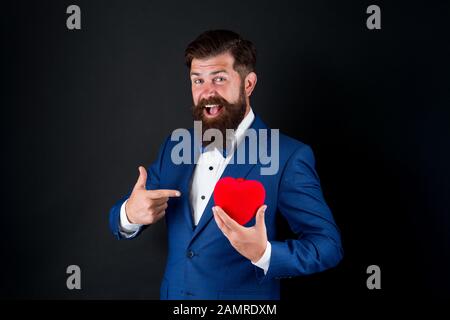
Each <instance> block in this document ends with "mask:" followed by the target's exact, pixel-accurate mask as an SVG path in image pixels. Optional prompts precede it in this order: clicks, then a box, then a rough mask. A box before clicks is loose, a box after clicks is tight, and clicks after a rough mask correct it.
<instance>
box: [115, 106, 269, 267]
mask: <svg viewBox="0 0 450 320" xmlns="http://www.w3.org/2000/svg"><path fill="white" fill-rule="evenodd" d="M254 119H255V114H254V113H253V110H252V109H250V111H249V113H248V114H247V115H246V116H245V117H244V119H242V121H241V123H240V124H239V126H238V127H237V129H236V131H235V136H234V139H232V141H229V142H228V141H227V148H228V150H229V152H228V153H227V155H226V157H224V155H223V153H222V152H221V151H219V150H218V149H217V148H216V147H215V146H214V145H213V144H210V145H208V146H207V147H206V148H205V150H204V152H202V153H201V154H200V157H199V159H198V161H197V165H196V166H195V170H194V173H193V175H192V180H191V192H190V194H189V200H190V204H191V207H192V211H193V217H192V218H193V222H194V225H197V224H198V223H199V221H200V218H201V216H202V214H203V211H204V210H205V208H206V205H207V204H208V202H209V199H210V197H211V195H212V193H213V191H214V187H215V185H216V183H217V181H218V180H219V179H220V177H221V176H222V173H223V171H224V170H225V167H226V166H227V165H228V163H229V162H230V159H231V158H232V157H233V153H234V151H235V150H236V146H237V145H239V143H240V142H241V141H242V139H243V137H244V133H245V131H246V130H247V129H248V128H249V127H250V125H251V124H252V122H253V120H254ZM127 201H128V200H127ZM125 204H126V201H125V202H124V203H123V204H122V207H121V208H120V233H121V234H122V236H124V237H125V238H129V237H132V236H133V235H135V234H136V233H137V232H138V231H139V230H140V228H141V227H142V225H140V224H133V223H130V222H129V221H128V218H127V215H126V212H125ZM271 251H272V247H271V244H270V242H269V241H267V247H266V250H265V252H264V254H263V256H262V257H261V259H259V260H258V261H257V262H255V263H253V262H252V263H253V264H254V265H256V266H257V267H259V268H261V269H263V270H264V274H266V273H267V270H268V269H269V263H270V255H271Z"/></svg>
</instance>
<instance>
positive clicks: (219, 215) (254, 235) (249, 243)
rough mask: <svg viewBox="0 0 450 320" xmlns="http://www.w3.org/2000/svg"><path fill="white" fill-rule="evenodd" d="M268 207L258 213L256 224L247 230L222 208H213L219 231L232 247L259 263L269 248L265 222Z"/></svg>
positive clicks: (264, 206) (260, 209) (262, 208)
mask: <svg viewBox="0 0 450 320" xmlns="http://www.w3.org/2000/svg"><path fill="white" fill-rule="evenodd" d="M266 208H267V206H266V205H263V206H261V207H260V208H259V209H258V212H257V213H256V223H255V225H254V226H253V227H250V228H246V227H243V226H241V225H240V224H239V223H237V222H236V221H234V220H233V219H232V218H230V217H229V216H228V215H227V214H226V213H225V211H223V210H222V208H220V207H218V206H215V207H213V208H212V210H213V214H214V219H215V220H216V223H217V225H218V226H219V229H220V230H221V231H222V232H223V234H224V235H225V237H227V238H228V240H229V241H230V243H231V245H232V246H233V247H234V248H235V249H236V250H237V252H239V253H240V254H241V255H243V256H244V257H246V258H247V259H249V260H250V261H252V262H253V263H255V262H257V261H258V260H259V259H261V257H262V256H263V254H264V252H265V251H266V246H267V231H266V223H265V222H264V212H265V211H266Z"/></svg>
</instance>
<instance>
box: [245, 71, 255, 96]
mask: <svg viewBox="0 0 450 320" xmlns="http://www.w3.org/2000/svg"><path fill="white" fill-rule="evenodd" d="M257 80H258V77H257V76H256V73H254V72H250V73H249V74H248V75H247V76H246V77H245V80H244V90H245V94H246V96H247V97H250V96H251V94H252V92H253V90H254V89H255V86H256V81H257Z"/></svg>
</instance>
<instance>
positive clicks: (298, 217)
mask: <svg viewBox="0 0 450 320" xmlns="http://www.w3.org/2000/svg"><path fill="white" fill-rule="evenodd" d="M251 127H252V128H254V129H257V130H258V129H268V128H267V126H266V125H265V124H264V123H263V122H262V121H261V119H260V118H259V117H258V116H256V117H255V120H254V121H253V123H252V125H251ZM191 132H192V131H191ZM269 137H270V131H269ZM268 140H269V144H268V148H270V138H269V139H268ZM177 143H178V142H177V141H171V140H170V137H168V138H167V139H166V141H165V143H164V144H163V146H162V147H161V149H160V152H159V155H158V158H157V159H156V161H155V162H153V164H151V165H150V167H149V168H148V174H149V176H148V179H147V189H149V190H150V189H177V190H180V191H181V197H180V198H171V199H169V203H168V205H169V206H168V208H167V210H166V215H165V219H166V225H167V236H168V258H167V264H166V269H165V273H164V277H163V279H162V283H161V289H160V296H161V299H279V297H280V279H282V278H289V277H294V276H302V275H307V274H311V273H315V272H320V271H323V270H325V269H328V268H331V267H334V266H336V265H337V264H338V263H339V261H340V260H341V259H342V254H343V252H342V247H341V240H340V235H339V230H338V228H337V226H336V224H335V222H334V220H333V216H332V214H331V211H330V209H329V208H328V206H327V204H326V202H325V200H324V198H323V195H322V191H321V187H320V181H319V177H318V175H317V173H316V171H315V168H314V167H315V161H314V155H313V153H312V150H311V148H310V147H309V146H307V145H305V144H303V143H301V142H299V141H297V140H295V139H292V138H290V137H288V136H285V135H283V134H280V136H279V170H278V173H277V174H275V175H261V174H260V168H261V166H263V165H262V164H261V163H259V162H258V163H256V164H250V163H248V162H246V164H229V165H228V166H227V167H226V168H225V171H224V173H223V175H222V176H223V177H225V176H231V177H236V178H237V177H243V178H246V179H255V180H259V181H260V182H262V183H263V184H264V187H265V189H266V201H265V203H266V204H267V206H268V207H267V210H266V214H265V223H266V228H267V236H268V239H269V241H270V243H271V244H272V254H271V257H270V265H269V269H268V272H267V274H266V275H264V271H263V270H262V269H260V268H258V267H256V266H254V265H253V264H252V263H251V262H250V261H249V260H248V259H246V258H244V257H243V256H241V255H240V254H239V253H238V252H237V251H236V250H235V249H234V248H233V247H232V246H231V244H230V243H229V241H228V239H227V238H226V237H225V236H224V235H223V234H222V232H221V231H220V229H219V228H218V227H217V225H216V222H215V220H214V219H213V215H212V210H211V208H212V206H213V205H214V200H213V197H212V196H211V198H210V200H209V202H208V205H207V206H206V209H205V211H204V212H203V215H202V217H201V219H200V222H199V224H198V225H197V226H196V227H195V226H194V225H193V220H192V211H191V210H192V209H191V206H190V203H189V191H190V181H191V176H192V173H193V171H194V167H195V164H180V165H175V164H174V163H173V162H172V161H171V150H172V148H173V147H174V146H175V145H176V144H177ZM247 143H248V141H247V140H245V141H244V142H243V143H241V145H240V147H243V148H246V150H248V146H246V144H247ZM191 145H192V144H191ZM269 150H270V149H269ZM235 154H236V153H235ZM269 154H270V153H269ZM246 156H248V154H247V155H246ZM236 162H237V161H234V163H236ZM127 198H128V195H127V196H125V197H124V198H122V199H121V200H119V201H118V202H117V203H116V204H115V205H114V206H113V207H112V209H111V211H110V227H111V230H112V233H113V234H114V235H115V236H116V237H117V238H118V239H121V234H120V232H119V219H120V207H121V205H122V204H123V202H124V201H125V200H126V199H127ZM280 214H281V215H282V216H283V217H284V218H285V219H286V220H287V222H288V224H289V226H290V228H291V230H292V231H293V232H294V233H295V234H296V235H297V237H296V238H295V239H282V240H281V241H280V240H277V230H276V227H275V219H276V217H277V216H278V215H280ZM254 223H255V218H253V219H252V220H251V221H250V222H249V223H248V224H247V225H246V226H251V225H254ZM144 229H145V227H144V228H142V229H141V231H140V232H142V230H144Z"/></svg>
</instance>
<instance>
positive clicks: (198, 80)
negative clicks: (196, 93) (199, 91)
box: [194, 79, 203, 84]
mask: <svg viewBox="0 0 450 320" xmlns="http://www.w3.org/2000/svg"><path fill="white" fill-rule="evenodd" d="M200 83H203V80H202V79H194V84H200Z"/></svg>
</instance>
